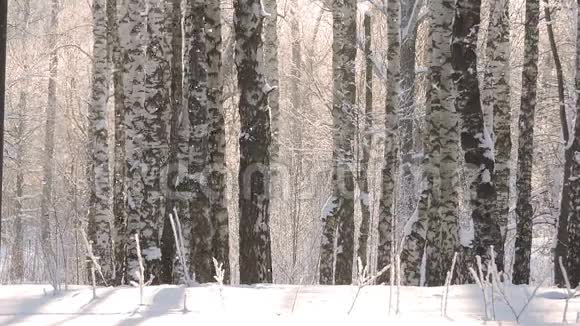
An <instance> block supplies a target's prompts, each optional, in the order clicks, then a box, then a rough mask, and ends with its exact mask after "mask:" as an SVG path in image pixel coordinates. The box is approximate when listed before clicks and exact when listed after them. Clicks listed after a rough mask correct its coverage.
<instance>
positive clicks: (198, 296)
mask: <svg viewBox="0 0 580 326" xmlns="http://www.w3.org/2000/svg"><path fill="white" fill-rule="evenodd" d="M357 289H358V288H357V287H355V286H301V287H299V286H289V285H255V286H226V287H224V288H223V289H222V291H220V287H219V286H218V285H216V284H207V285H200V286H196V287H190V288H185V287H180V286H150V287H146V288H145V289H144V297H143V304H142V305H140V304H139V289H138V288H134V287H118V288H112V287H108V288H98V289H97V296H98V298H97V299H95V300H93V299H92V289H91V288H90V287H87V286H70V287H69V289H68V290H67V291H61V292H60V293H58V294H53V292H52V288H51V287H50V286H49V285H4V286H0V325H42V326H58V325H83V326H90V325H93V324H95V325H115V326H131V325H163V326H179V325H196V324H197V325H200V323H204V325H240V326H245V325H252V326H256V325H301V326H306V325H314V324H315V323H316V324H318V325H333V326H335V325H371V324H376V323H377V322H378V323H380V324H402V325H408V326H409V325H423V324H425V325H439V324H449V323H455V324H458V325H481V324H484V323H485V321H484V320H485V315H484V305H483V299H482V292H481V290H480V289H479V288H478V287H476V286H472V285H460V286H451V287H450V292H449V297H448V308H447V317H442V316H441V299H442V294H443V290H444V289H443V288H440V287H439V288H437V287H435V288H425V287H422V288H419V287H401V295H400V299H399V300H400V301H399V302H400V304H399V305H400V311H399V313H398V314H397V313H396V288H394V289H393V300H392V308H391V312H390V313H389V308H388V307H389V292H390V291H389V287H388V286H368V287H365V288H362V290H361V292H360V294H359V296H358V298H357V300H356V303H355V305H354V308H353V309H352V311H351V312H350V314H349V313H348V312H349V310H350V309H351V306H352V304H353V300H354V298H355V296H356V292H357ZM533 291H534V288H532V287H527V286H509V287H507V292H508V296H509V301H510V303H511V305H512V306H513V308H514V310H516V311H517V312H519V310H520V309H521V307H522V306H524V304H525V303H526V301H527V298H528V297H529V295H531V294H532V292H533ZM220 292H221V294H220ZM185 298H186V300H184V299H185ZM565 298H566V295H565V293H564V291H563V290H562V289H556V288H541V289H539V290H538V291H537V293H536V295H535V297H534V298H533V300H532V301H531V302H530V303H529V305H528V307H527V309H526V311H525V312H524V313H523V315H522V317H521V318H520V324H523V325H545V324H554V323H561V322H562V317H563V312H564V306H565ZM184 301H186V305H187V311H185V312H184V309H183V308H184ZM489 301H491V300H490V299H489ZM579 313H580V298H579V297H576V298H573V299H572V300H571V301H570V306H569V309H568V316H567V319H568V321H569V322H570V323H574V322H577V317H578V314H579ZM489 314H490V318H492V316H493V313H492V308H491V304H489ZM495 316H496V318H495V319H496V320H497V321H488V322H487V323H486V324H491V325H511V324H516V322H515V317H514V316H513V314H512V313H511V312H510V309H509V308H508V306H507V305H506V304H505V303H504V302H503V301H502V299H501V298H500V297H497V298H496V299H495Z"/></svg>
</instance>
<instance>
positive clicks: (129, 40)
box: [117, 0, 145, 279]
mask: <svg viewBox="0 0 580 326" xmlns="http://www.w3.org/2000/svg"><path fill="white" fill-rule="evenodd" d="M118 8H119V17H120V21H119V42H120V45H121V46H120V48H121V58H122V66H123V90H124V91H123V93H124V99H125V101H124V106H125V111H124V113H125V117H124V121H125V136H126V161H127V163H126V164H127V166H126V192H127V221H126V225H127V227H126V231H125V232H124V234H121V235H122V236H123V239H124V242H125V246H126V261H127V267H126V274H127V277H130V278H131V279H137V277H136V273H138V271H139V262H138V257H137V247H136V244H135V241H133V239H134V234H135V233H140V231H141V228H140V225H141V209H142V208H141V206H142V205H143V200H144V182H143V178H142V177H141V167H142V159H143V158H142V155H141V151H142V148H141V146H143V142H144V140H143V139H142V137H141V136H140V132H141V131H142V129H143V128H144V125H145V121H144V119H145V117H144V114H143V111H144V101H145V87H144V86H145V85H144V80H145V71H144V65H145V51H144V49H143V44H144V41H143V36H144V33H145V24H144V19H143V17H142V15H141V13H143V12H144V11H145V3H144V2H143V1H139V0H121V1H120V3H119V7H118ZM118 231H119V230H117V232H118ZM117 245H119V243H117ZM121 250H122V249H121Z"/></svg>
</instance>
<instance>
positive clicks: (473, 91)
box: [452, 0, 503, 264]
mask: <svg viewBox="0 0 580 326" xmlns="http://www.w3.org/2000/svg"><path fill="white" fill-rule="evenodd" d="M480 12H481V1H478V0H475V1H462V0H460V1H458V2H457V9H456V11H455V13H456V14H455V21H454V24H453V40H452V61H453V68H454V69H455V74H454V81H455V84H456V85H457V94H458V95H457V98H456V99H455V108H456V110H457V112H459V114H460V115H461V120H462V126H461V146H462V147H463V152H464V154H463V155H464V162H465V168H466V174H467V175H469V176H470V177H471V178H472V179H471V180H468V182H470V185H469V192H470V193H469V198H470V206H471V218H472V220H473V225H474V240H473V242H472V247H473V253H474V254H476V255H478V256H480V257H482V258H483V260H484V264H485V263H486V261H488V260H489V258H490V256H489V248H490V246H492V245H493V246H494V247H495V248H502V247H503V244H502V243H503V242H502V236H501V231H500V227H499V224H498V223H497V220H496V218H495V217H494V215H493V206H492V202H493V200H494V196H495V188H494V185H493V183H492V181H491V177H492V175H493V173H494V160H493V159H494V157H493V154H494V153H493V143H492V140H491V134H490V133H489V131H488V130H487V128H486V127H485V126H484V117H483V110H482V106H481V97H480V92H479V80H478V77H477V71H478V70H477V56H478V53H477V36H478V34H479V24H480Z"/></svg>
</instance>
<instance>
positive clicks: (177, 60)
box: [161, 0, 193, 283]
mask: <svg viewBox="0 0 580 326" xmlns="http://www.w3.org/2000/svg"><path fill="white" fill-rule="evenodd" d="M184 5H185V6H184V7H185V8H184V9H185V12H186V13H187V18H186V21H187V24H185V25H186V26H185V28H184V29H185V30H186V34H188V35H189V36H190V35H191V30H190V29H189V28H188V27H189V26H190V23H191V22H190V20H191V15H190V14H189V13H190V11H191V9H192V8H190V7H189V5H188V4H187V3H186V4H184ZM181 11H182V8H181V0H172V1H168V2H166V3H165V21H166V24H167V26H166V32H165V39H166V47H167V51H168V53H166V54H165V58H166V59H167V60H168V62H169V64H170V67H169V72H168V75H169V76H168V77H169V82H168V85H167V86H168V87H167V88H168V90H167V91H168V93H169V94H168V95H169V109H170V111H171V112H170V120H169V153H168V167H167V190H166V192H167V195H166V199H165V219H164V225H163V234H162V238H161V256H162V270H163V273H162V274H163V281H164V282H167V283H171V282H172V281H174V280H175V281H176V282H177V283H183V280H185V275H184V274H185V273H189V275H191V273H192V272H193V266H192V264H193V261H190V258H191V257H190V254H191V252H190V249H191V246H190V245H189V244H191V241H192V218H191V214H190V212H189V199H190V198H189V197H188V195H189V194H190V192H189V191H188V189H186V188H187V173H188V170H187V163H188V160H189V135H190V134H189V121H188V120H189V119H188V115H187V111H186V110H185V109H186V107H187V106H186V105H184V94H188V89H187V88H186V87H188V85H189V82H188V80H186V81H185V82H184V79H183V77H184V72H183V70H184V69H183V68H184V63H185V65H188V64H189V55H188V54H186V55H185V56H184V55H183V48H182V47H183V44H182V43H184V42H183V37H182V30H181V29H182V26H181V25H182V24H181V20H182V13H181ZM188 24H189V25H188ZM187 40H190V39H189V38H187ZM189 46H191V44H189V43H186V49H189ZM185 78H190V75H189V74H187V75H185ZM185 103H187V102H185ZM170 214H171V215H172V216H174V217H177V218H179V221H180V224H181V232H182V236H183V242H184V247H183V248H182V249H181V250H183V251H184V252H182V254H183V256H184V257H186V259H187V263H188V266H189V270H183V267H182V266H181V264H180V263H179V262H178V260H177V259H176V248H175V237H174V234H173V228H172V226H171V220H170V217H169V216H170ZM176 215H177V216H176Z"/></svg>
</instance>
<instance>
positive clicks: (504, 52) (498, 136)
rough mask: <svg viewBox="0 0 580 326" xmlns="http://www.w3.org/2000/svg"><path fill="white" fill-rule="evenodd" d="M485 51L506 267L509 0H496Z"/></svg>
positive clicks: (500, 262)
mask: <svg viewBox="0 0 580 326" xmlns="http://www.w3.org/2000/svg"><path fill="white" fill-rule="evenodd" d="M490 15H491V16H490V20H489V26H488V29H487V33H488V34H487V40H486V49H485V54H486V57H487V69H486V71H485V74H484V86H483V90H484V91H483V98H482V100H481V105H482V107H483V112H493V117H494V119H493V137H492V138H493V141H494V147H495V164H494V171H493V177H492V180H493V183H494V185H495V191H496V195H495V204H494V206H495V207H494V208H493V216H494V220H495V223H496V224H497V226H498V227H499V230H500V235H501V238H500V239H496V243H495V244H494V249H495V250H496V252H497V256H496V265H497V268H498V270H500V271H501V270H504V257H505V250H504V246H505V240H506V233H507V224H508V214H509V195H510V187H509V179H510V163H511V157H510V156H511V151H512V140H511V119H512V117H511V107H510V85H509V82H510V42H509V41H510V40H509V36H510V35H509V34H510V25H509V0H495V1H494V2H493V3H492V7H491V14H490Z"/></svg>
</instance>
